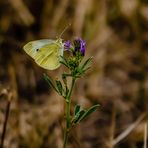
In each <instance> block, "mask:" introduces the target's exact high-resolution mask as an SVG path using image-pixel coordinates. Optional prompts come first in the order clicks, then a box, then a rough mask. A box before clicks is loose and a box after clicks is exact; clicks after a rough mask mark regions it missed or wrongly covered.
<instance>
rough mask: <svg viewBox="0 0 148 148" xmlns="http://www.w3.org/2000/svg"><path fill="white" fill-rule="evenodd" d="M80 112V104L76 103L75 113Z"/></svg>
mask: <svg viewBox="0 0 148 148" xmlns="http://www.w3.org/2000/svg"><path fill="white" fill-rule="evenodd" d="M79 112H80V105H76V106H75V110H74V113H75V115H76V114H77V113H79Z"/></svg>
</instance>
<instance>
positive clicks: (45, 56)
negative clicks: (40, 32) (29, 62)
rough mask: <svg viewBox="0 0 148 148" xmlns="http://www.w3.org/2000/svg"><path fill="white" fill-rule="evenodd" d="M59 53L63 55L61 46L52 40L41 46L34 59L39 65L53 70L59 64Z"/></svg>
mask: <svg viewBox="0 0 148 148" xmlns="http://www.w3.org/2000/svg"><path fill="white" fill-rule="evenodd" d="M60 55H63V47H62V46H61V45H60V44H58V43H56V42H54V43H50V44H47V45H44V46H43V47H41V48H40V49H39V50H38V54H36V55H35V57H34V59H35V62H36V63H37V64H38V65H39V66H41V67H43V68H45V69H48V70H54V69H56V68H58V67H59V66H60Z"/></svg>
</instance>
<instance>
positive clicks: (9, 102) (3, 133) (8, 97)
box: [0, 89, 12, 148]
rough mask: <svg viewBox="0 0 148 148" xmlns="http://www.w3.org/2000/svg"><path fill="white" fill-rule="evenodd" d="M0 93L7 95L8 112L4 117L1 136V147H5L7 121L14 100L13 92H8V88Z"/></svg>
mask: <svg viewBox="0 0 148 148" xmlns="http://www.w3.org/2000/svg"><path fill="white" fill-rule="evenodd" d="M0 95H6V96H7V106H6V113H5V119H4V124H3V130H2V136H1V143H0V148H3V147H4V140H5V135H6V128H7V123H8V118H9V113H10V105H11V100H12V93H11V92H8V90H6V89H4V90H2V92H1V94H0Z"/></svg>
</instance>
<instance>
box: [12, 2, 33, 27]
mask: <svg viewBox="0 0 148 148" xmlns="http://www.w3.org/2000/svg"><path fill="white" fill-rule="evenodd" d="M10 4H11V6H12V7H13V9H14V10H15V11H16V13H17V15H18V16H19V18H20V19H21V21H22V22H23V23H24V24H25V25H26V26H30V25H31V24H32V23H33V22H34V17H33V15H32V14H31V12H30V11H29V10H28V8H27V6H26V5H25V4H24V3H23V1H22V0H10Z"/></svg>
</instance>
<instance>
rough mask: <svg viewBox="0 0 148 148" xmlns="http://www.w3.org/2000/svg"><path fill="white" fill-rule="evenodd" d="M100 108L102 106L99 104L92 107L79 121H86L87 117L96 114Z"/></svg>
mask: <svg viewBox="0 0 148 148" xmlns="http://www.w3.org/2000/svg"><path fill="white" fill-rule="evenodd" d="M99 106H100V105H99V104H97V105H94V106H92V107H90V108H89V109H88V110H87V111H86V112H85V114H83V116H81V118H80V119H79V121H82V120H84V119H85V118H86V117H87V116H89V115H90V114H91V113H93V112H95V111H96V110H97V108H98V107H99Z"/></svg>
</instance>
